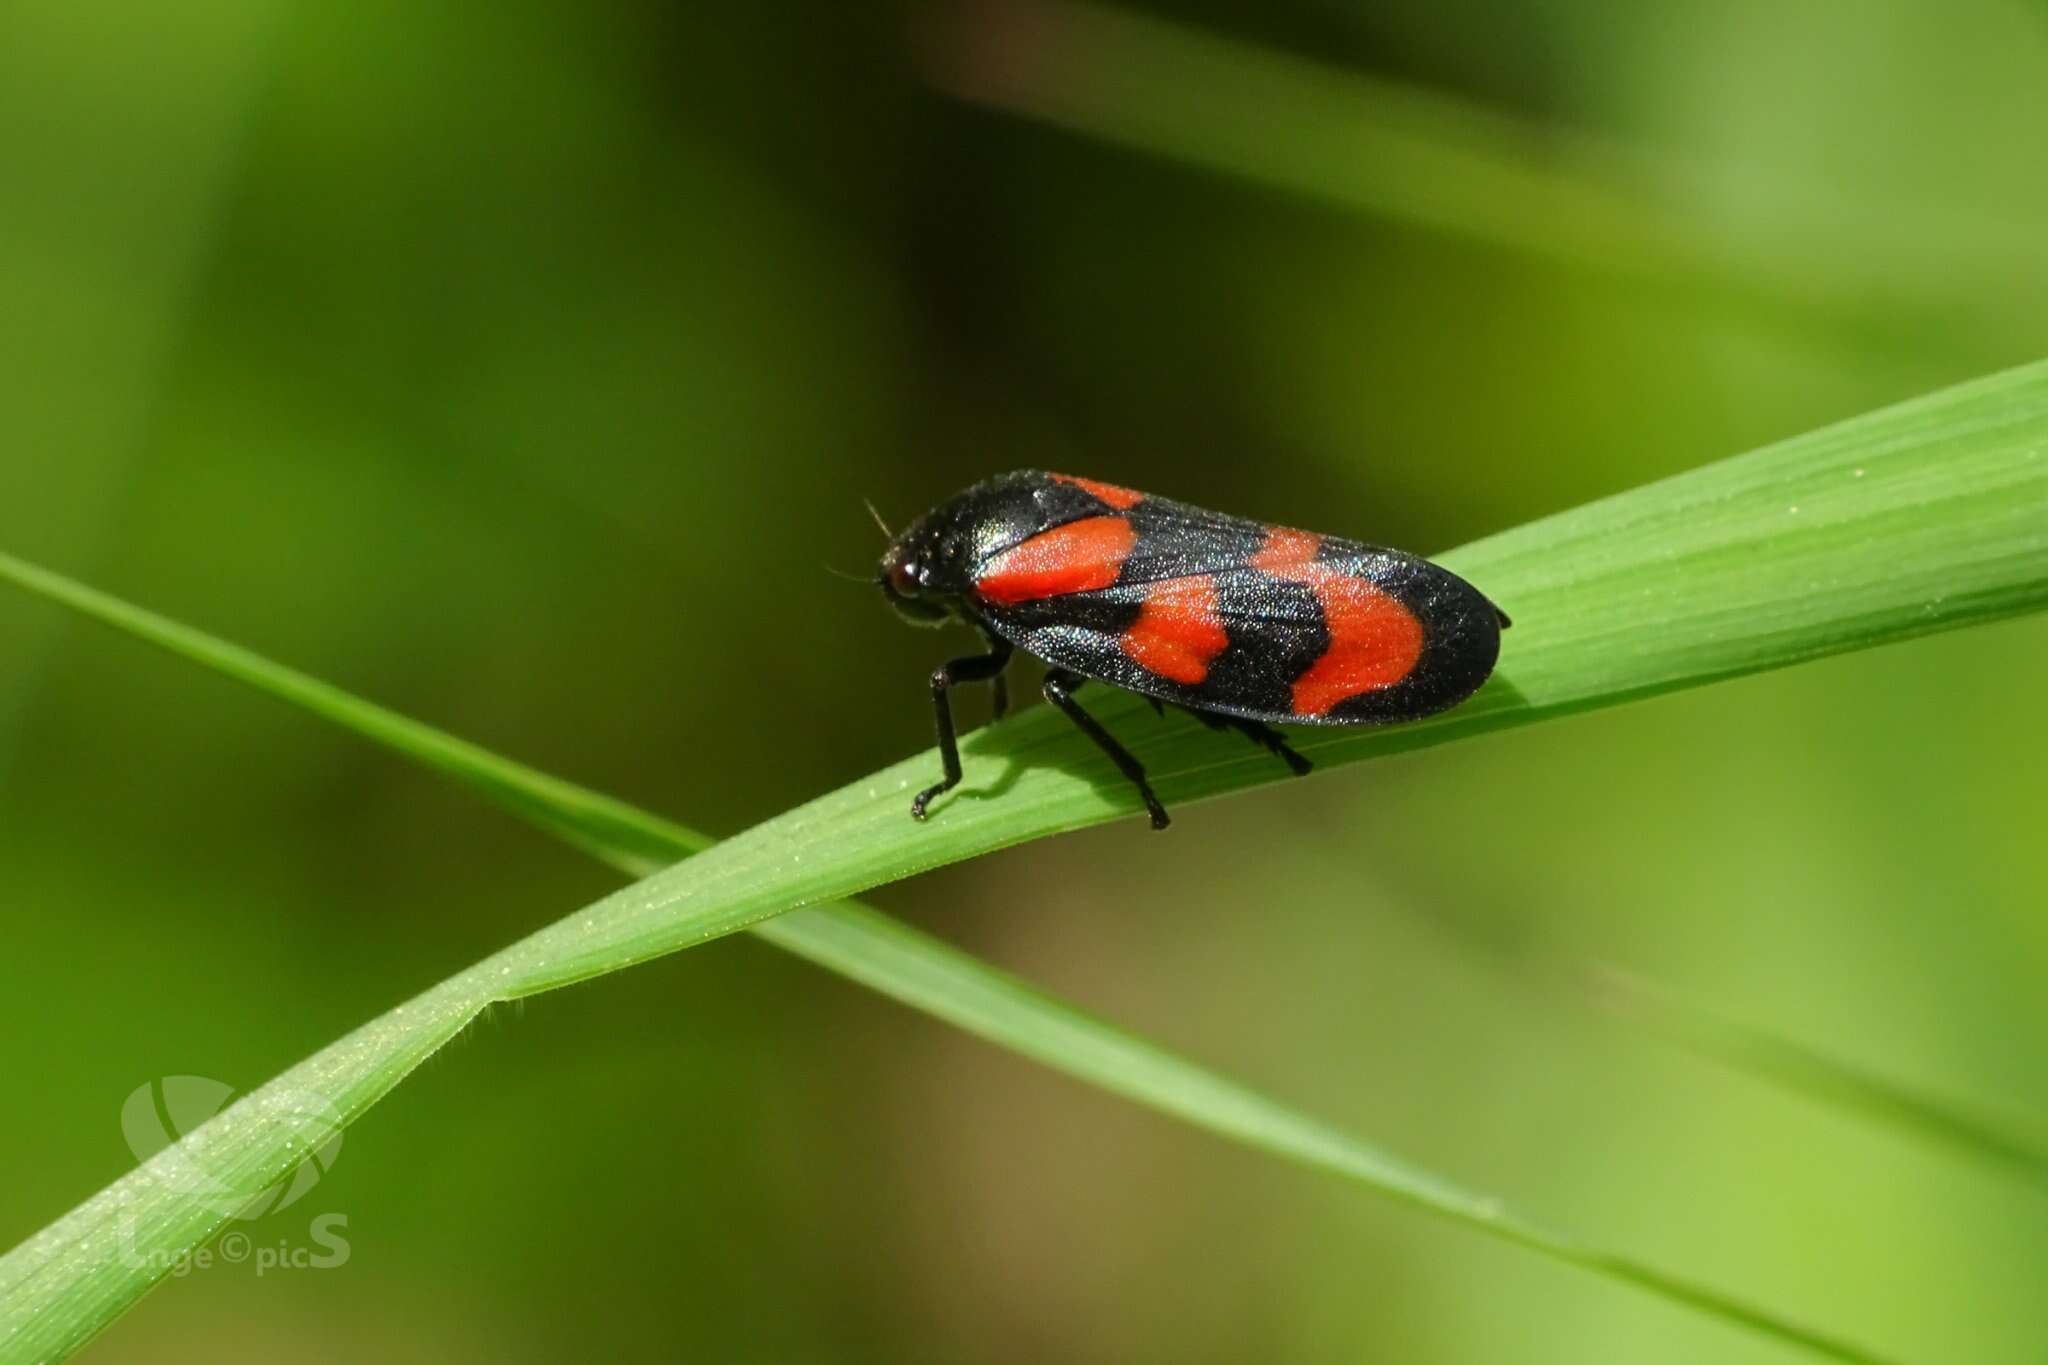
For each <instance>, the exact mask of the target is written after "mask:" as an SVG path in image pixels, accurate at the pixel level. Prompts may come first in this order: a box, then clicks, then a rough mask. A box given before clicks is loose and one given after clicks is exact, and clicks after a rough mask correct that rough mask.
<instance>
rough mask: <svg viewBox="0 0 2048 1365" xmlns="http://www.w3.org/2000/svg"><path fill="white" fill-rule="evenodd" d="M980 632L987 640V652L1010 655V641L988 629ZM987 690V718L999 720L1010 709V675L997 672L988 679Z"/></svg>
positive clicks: (1004, 655) (1006, 656) (1004, 656)
mask: <svg viewBox="0 0 2048 1365" xmlns="http://www.w3.org/2000/svg"><path fill="white" fill-rule="evenodd" d="M981 634H982V638H983V639H985V640H987V641H988V649H989V653H991V654H1000V655H1002V656H1003V658H1005V659H1008V658H1009V657H1010V642H1009V641H1008V640H1005V639H1004V638H1003V637H1002V636H1000V635H997V634H995V633H993V632H992V631H988V630H983V631H982V633H981ZM988 690H989V693H990V698H989V716H988V718H989V719H990V720H1001V719H1002V718H1003V717H1004V716H1005V715H1006V714H1008V712H1009V710H1010V675H1009V674H1007V673H1001V672H999V673H997V674H996V675H995V677H993V678H991V679H989V689H988Z"/></svg>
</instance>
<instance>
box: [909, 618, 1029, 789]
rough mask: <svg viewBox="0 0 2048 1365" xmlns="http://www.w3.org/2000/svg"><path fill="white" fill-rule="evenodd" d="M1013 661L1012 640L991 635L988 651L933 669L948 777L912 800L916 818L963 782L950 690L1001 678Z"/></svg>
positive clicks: (934, 698) (941, 749)
mask: <svg viewBox="0 0 2048 1365" xmlns="http://www.w3.org/2000/svg"><path fill="white" fill-rule="evenodd" d="M1009 662H1010V642H1009V641H1008V640H1003V639H991V640H990V641H989V651H988V653H986V654H975V655H971V656H969V657H968V658H965V659H955V660H953V661H952V662H951V663H949V664H944V665H942V666H940V667H938V668H935V669H933V670H932V713H933V715H934V716H935V717H936V718H937V720H938V726H939V761H940V763H941V764H943V765H944V767H945V770H946V780H945V781H943V782H940V783H937V784H935V785H933V786H930V787H926V788H925V789H924V790H923V791H921V792H919V793H918V794H917V798H916V799H915V800H913V801H912V802H911V803H910V815H911V818H912V819H915V820H922V819H924V808H925V807H926V806H928V805H930V804H931V800H932V798H933V797H935V796H937V795H939V794H940V793H942V792H949V791H951V790H953V788H955V787H957V786H959V785H960V744H959V741H958V740H956V739H955V738H954V737H953V704H952V702H951V701H950V700H948V699H947V697H946V690H947V689H948V688H950V687H952V686H953V685H954V684H956V683H964V682H986V681H988V680H990V679H996V680H998V681H1000V680H1001V678H1002V675H1003V668H1004V666H1005V665H1007V664H1008V663H1009Z"/></svg>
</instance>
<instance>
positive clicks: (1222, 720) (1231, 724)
mask: <svg viewBox="0 0 2048 1365" xmlns="http://www.w3.org/2000/svg"><path fill="white" fill-rule="evenodd" d="M1181 709H1182V710H1184V711H1186V712H1187V713H1188V714H1189V715H1191V716H1193V717H1194V718H1195V719H1196V720H1198V721H1200V722H1202V724H1204V725H1206V726H1208V727H1209V728H1210V729H1211V730H1235V731H1237V732H1238V733H1239V734H1241V735H1243V736H1244V737H1245V738H1246V739H1249V740H1250V741H1251V742H1252V743H1254V744H1256V745H1258V746H1259V747H1260V748H1262V749H1264V750H1265V751H1266V752H1267V753H1270V754H1272V755H1273V756H1274V757H1275V758H1277V759H1279V760H1280V761H1281V762H1282V763H1285V764H1286V765H1287V766H1288V768H1289V769H1290V770H1292V771H1293V773H1294V775H1295V776H1296V777H1307V776H1308V775H1309V773H1310V772H1312V771H1313V770H1314V769H1315V766H1316V765H1315V764H1313V763H1311V762H1309V760H1307V759H1306V758H1303V757H1302V756H1301V755H1300V754H1298V753H1296V752H1295V751H1294V746H1292V745H1291V744H1289V743H1288V742H1287V739H1286V737H1285V736H1284V735H1282V734H1281V733H1280V732H1279V731H1278V730H1275V729H1274V728H1273V727H1272V726H1270V725H1266V724H1263V723H1261V722H1259V721H1256V720H1247V719H1245V718H1244V717H1243V716H1225V715H1221V714H1218V713H1217V712H1215V711H1201V710H1197V709H1196V708H1194V707H1192V706H1184V707H1182V708H1181Z"/></svg>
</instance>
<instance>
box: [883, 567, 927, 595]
mask: <svg viewBox="0 0 2048 1365" xmlns="http://www.w3.org/2000/svg"><path fill="white" fill-rule="evenodd" d="M887 572H888V575H889V587H890V588H891V589H892V590H893V591H894V592H895V593H896V594H897V595H898V596H900V597H911V596H914V595H915V594H917V593H918V592H920V591H922V590H923V588H924V585H923V584H922V583H920V582H918V581H917V573H918V569H917V561H916V560H914V559H910V560H892V561H891V562H890V564H889V566H888V570H887Z"/></svg>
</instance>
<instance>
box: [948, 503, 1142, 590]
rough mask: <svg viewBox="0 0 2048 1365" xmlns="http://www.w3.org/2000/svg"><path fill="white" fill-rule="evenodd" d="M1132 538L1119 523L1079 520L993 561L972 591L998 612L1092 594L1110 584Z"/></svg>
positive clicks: (1113, 519)
mask: <svg viewBox="0 0 2048 1365" xmlns="http://www.w3.org/2000/svg"><path fill="white" fill-rule="evenodd" d="M1137 543H1138V533H1137V532H1136V531H1134V530H1132V529H1131V524H1130V522H1128V521H1125V520H1124V519H1123V518H1122V517H1083V518H1082V519H1081V520H1079V521H1070V522H1068V523H1067V524H1066V525H1064V526H1055V527H1053V528H1052V529H1051V530H1050V531H1040V532H1039V533H1038V534H1037V535H1035V536H1032V537H1031V538H1030V539H1029V540H1023V541H1019V542H1018V543H1017V544H1015V545H1012V546H1011V547H1010V548H1009V549H1007V550H1005V551H1003V552H1002V553H1001V554H999V555H997V556H996V558H995V561H994V562H993V563H992V564H990V565H989V566H988V568H986V569H984V570H983V571H982V573H981V576H980V577H978V578H976V579H975V580H974V590H975V591H976V592H978V593H980V594H981V595H982V596H983V597H985V598H987V599H988V600H989V601H991V602H994V603H996V604H998V605H999V606H1005V607H1014V606H1016V605H1017V604H1018V603H1019V602H1036V601H1040V600H1042V599H1044V598H1047V597H1064V596H1066V595H1067V594H1068V593H1075V592H1093V591H1094V590H1096V589H1097V588H1106V587H1108V586H1109V585H1110V584H1112V583H1114V582H1116V575H1117V571H1118V570H1119V569H1121V568H1123V564H1124V561H1125V560H1126V559H1128V558H1130V555H1131V547H1132V546H1134V545H1136V544H1137Z"/></svg>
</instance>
